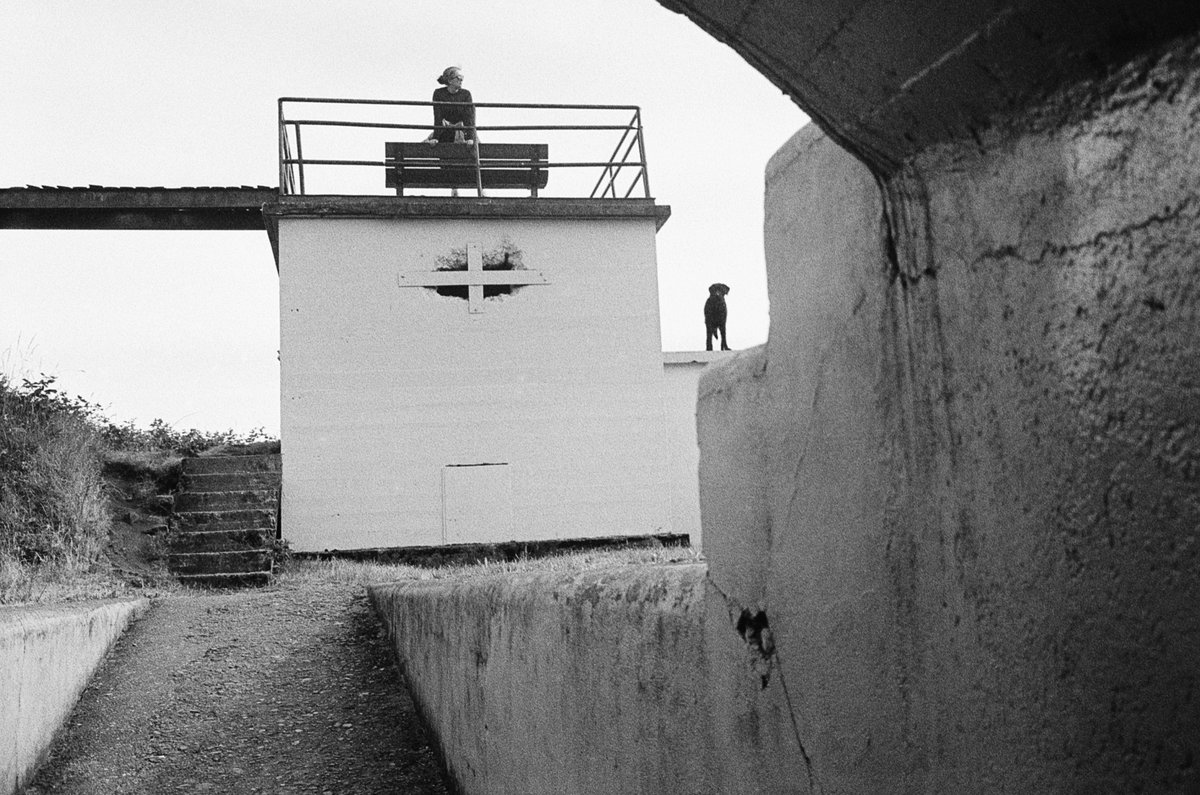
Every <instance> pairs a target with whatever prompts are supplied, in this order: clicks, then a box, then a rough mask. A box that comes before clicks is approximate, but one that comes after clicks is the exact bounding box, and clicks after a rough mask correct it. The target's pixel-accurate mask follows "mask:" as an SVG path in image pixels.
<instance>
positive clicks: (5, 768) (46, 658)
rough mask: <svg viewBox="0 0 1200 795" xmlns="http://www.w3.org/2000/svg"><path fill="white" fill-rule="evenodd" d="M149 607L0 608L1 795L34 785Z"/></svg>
mask: <svg viewBox="0 0 1200 795" xmlns="http://www.w3.org/2000/svg"><path fill="white" fill-rule="evenodd" d="M146 605H147V602H146V600H145V599H125V600H116V601H105V602H87V603H83V604H78V605H65V606H58V607H4V608H0V795H9V793H13V792H18V791H20V790H21V788H22V787H24V786H25V784H26V783H28V781H29V778H30V777H31V776H32V774H33V771H34V770H35V769H36V768H37V765H38V763H39V762H40V761H41V758H42V755H43V754H44V753H45V752H46V751H47V749H48V748H49V747H50V743H51V741H52V740H53V739H54V734H55V732H57V731H58V729H59V727H60V726H61V725H62V723H63V721H65V720H66V719H67V716H68V715H70V714H71V710H72V708H74V706H75V701H76V700H77V699H78V698H79V694H80V693H81V692H83V688H84V686H85V685H86V684H87V682H88V679H89V678H91V676H92V673H93V672H94V671H95V670H96V668H97V667H98V666H99V664H100V661H101V660H103V659H104V654H105V652H107V651H108V649H109V647H110V646H112V644H113V642H114V641H115V640H116V639H117V637H118V636H120V634H121V633H122V632H123V631H124V630H125V628H126V627H127V626H128V625H129V622H130V621H131V620H132V619H134V618H136V617H138V616H140V615H141V614H142V613H143V612H145V610H146Z"/></svg>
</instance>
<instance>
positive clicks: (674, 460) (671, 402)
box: [663, 351, 730, 549]
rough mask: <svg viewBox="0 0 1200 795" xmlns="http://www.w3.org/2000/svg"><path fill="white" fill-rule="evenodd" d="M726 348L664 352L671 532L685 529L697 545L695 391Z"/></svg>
mask: <svg viewBox="0 0 1200 795" xmlns="http://www.w3.org/2000/svg"><path fill="white" fill-rule="evenodd" d="M729 355H730V354H729V352H727V351H668V352H666V353H664V354H663V387H664V397H663V400H664V402H665V411H666V417H667V447H668V450H669V461H668V465H669V466H670V484H671V532H673V533H687V534H688V535H689V536H690V540H691V543H692V546H694V547H696V548H697V549H700V548H701V547H702V542H703V537H702V536H703V534H702V533H701V529H700V487H699V467H700V447H699V445H698V444H697V442H696V393H697V390H698V389H699V386H700V373H702V372H703V371H704V367H705V366H706V365H707V364H708V363H709V362H715V361H717V360H719V359H722V358H725V357H726V356H729Z"/></svg>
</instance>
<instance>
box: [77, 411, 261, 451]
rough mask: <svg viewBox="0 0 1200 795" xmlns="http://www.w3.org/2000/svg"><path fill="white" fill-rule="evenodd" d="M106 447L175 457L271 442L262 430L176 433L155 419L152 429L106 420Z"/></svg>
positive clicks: (104, 439) (104, 426)
mask: <svg viewBox="0 0 1200 795" xmlns="http://www.w3.org/2000/svg"><path fill="white" fill-rule="evenodd" d="M100 435H101V439H102V440H103V442H104V446H105V447H106V448H107V449H109V450H113V451H127V452H158V453H174V454H176V455H198V454H199V453H202V452H204V451H205V450H211V449H212V448H214V447H224V446H229V445H242V444H254V443H256V442H264V441H270V440H271V437H270V436H268V435H267V434H266V432H265V431H264V430H263V429H262V428H256V429H255V430H252V431H250V432H249V433H246V434H240V433H236V432H234V431H233V430H228V431H198V430H196V429H195V428H190V429H188V430H186V431H184V430H176V429H175V428H172V427H171V426H170V425H168V424H167V423H166V422H164V421H163V420H160V419H159V420H154V421H153V422H151V423H150V427H149V428H138V427H136V426H135V425H134V424H133V423H132V422H127V423H125V424H123V425H116V424H114V423H112V422H109V421H107V420H104V421H103V422H102V425H101V430H100Z"/></svg>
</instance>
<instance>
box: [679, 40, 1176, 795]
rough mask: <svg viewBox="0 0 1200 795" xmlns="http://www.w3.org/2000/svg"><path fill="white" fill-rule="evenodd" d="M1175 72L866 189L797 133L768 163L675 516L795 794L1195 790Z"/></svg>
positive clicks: (857, 176)
mask: <svg viewBox="0 0 1200 795" xmlns="http://www.w3.org/2000/svg"><path fill="white" fill-rule="evenodd" d="M1196 63H1197V55H1196V42H1195V41H1189V42H1187V43H1185V44H1184V45H1182V46H1181V47H1179V48H1178V49H1177V50H1176V51H1174V52H1173V53H1171V54H1170V55H1169V56H1168V57H1167V58H1166V59H1165V60H1164V61H1162V62H1160V63H1158V64H1157V65H1148V64H1145V63H1142V64H1136V65H1134V66H1133V67H1130V68H1129V69H1127V70H1126V71H1125V72H1124V73H1122V74H1121V75H1117V76H1116V78H1115V79H1114V80H1115V83H1118V84H1120V85H1121V86H1123V88H1122V90H1121V92H1120V93H1119V95H1114V96H1110V97H1109V98H1108V99H1106V100H1104V101H1102V102H1098V103H1096V104H1094V105H1090V106H1088V108H1087V111H1086V112H1082V113H1080V114H1078V117H1077V118H1076V119H1075V120H1073V121H1070V122H1069V123H1064V124H1062V125H1060V126H1053V127H1050V128H1048V129H1043V128H1041V127H1039V126H1038V125H1033V124H1031V125H1028V126H1025V127H1023V128H1022V127H1020V126H1017V127H1015V128H1014V127H1012V126H1009V127H1006V128H1004V129H999V128H997V129H996V130H993V131H991V132H987V133H984V134H981V135H980V136H979V137H978V139H977V140H973V141H971V142H970V143H969V144H960V145H949V144H947V145H944V146H941V147H939V148H935V149H930V150H927V151H925V152H924V153H923V154H921V155H920V156H919V157H916V158H914V159H913V160H912V161H910V162H909V163H908V164H907V165H906V166H905V168H904V169H902V170H901V171H900V172H899V173H898V174H897V175H895V176H894V177H892V178H888V179H878V178H876V177H875V176H873V175H872V174H871V173H870V172H869V171H868V170H867V168H866V167H865V166H864V165H862V164H861V163H860V162H859V161H857V160H855V159H854V158H852V157H851V156H850V155H848V154H846V153H845V152H843V151H842V150H840V149H839V148H838V147H837V146H835V145H834V144H833V143H832V142H831V141H829V140H828V139H825V138H824V136H823V135H822V134H820V133H819V132H817V131H816V130H815V129H808V130H804V131H802V132H801V133H800V134H798V135H797V136H796V137H795V138H794V139H793V140H792V141H790V142H789V143H788V144H787V145H786V146H785V147H784V148H783V149H782V150H781V151H780V152H779V153H778V154H777V155H776V157H775V158H774V159H773V160H772V162H771V164H770V165H769V166H768V171H767V220H766V241H767V265H768V277H769V291H770V296H771V304H772V307H771V308H772V312H771V332H770V340H769V342H768V344H767V345H766V346H765V347H763V348H760V349H757V350H753V351H749V352H745V353H742V354H739V355H738V356H736V357H734V359H732V360H730V361H729V362H726V363H722V364H719V365H715V366H714V367H711V368H709V369H708V371H707V372H706V374H705V375H704V377H703V378H702V381H701V396H700V406H699V410H698V411H699V429H700V446H701V461H700V478H701V509H702V519H703V524H704V538H705V548H706V552H707V554H708V556H709V559H710V561H711V579H712V582H713V583H714V585H715V586H716V587H717V588H719V589H720V591H721V592H722V593H723V594H725V595H726V596H727V597H728V598H729V600H730V602H731V604H749V605H755V606H761V608H762V609H763V610H764V611H765V613H766V615H767V616H769V620H770V626H771V628H772V629H773V631H774V640H775V644H776V648H777V650H778V659H779V661H780V675H781V676H782V677H783V678H784V679H785V680H786V682H787V688H788V692H789V693H790V696H791V705H792V713H791V718H792V719H793V720H794V721H795V724H796V726H797V727H798V732H799V737H800V739H801V742H802V743H803V746H804V749H805V754H804V758H805V759H806V761H807V763H808V766H809V772H810V774H811V776H812V778H813V781H815V782H816V783H817V785H818V786H819V787H820V788H821V790H822V791H825V792H855V793H862V792H881V793H882V792H984V791H1009V792H1062V791H1071V792H1101V791H1103V792H1130V791H1155V792H1184V791H1191V790H1192V789H1195V788H1196V787H1198V786H1200V776H1198V772H1197V767H1196V761H1195V754H1196V749H1195V738H1196V737H1198V736H1200V709H1197V704H1196V692H1197V684H1198V683H1197V678H1198V676H1200V668H1198V667H1197V665H1196V662H1195V661H1196V659H1197V653H1198V652H1200V613H1198V612H1197V611H1196V609H1195V605H1196V604H1197V600H1198V599H1200V565H1198V563H1200V560H1198V558H1200V546H1198V545H1197V538H1196V531H1197V527H1200V498H1198V496H1197V495H1200V480H1198V478H1200V424H1198V419H1197V418H1200V378H1197V373H1200V322H1198V321H1200V291H1198V290H1197V289H1195V285H1196V284H1197V283H1200V231H1198V230H1200V225H1198V224H1197V220H1198V219H1197V216H1198V215H1200V201H1198V200H1197V197H1198V196H1200V176H1198V175H1200V133H1198V132H1197V127H1196V125H1195V122H1194V120H1195V118H1196V117H1197V116H1198V115H1200V90H1198V87H1197V79H1196V75H1197V69H1196ZM881 188H882V190H881Z"/></svg>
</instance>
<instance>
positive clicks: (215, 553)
mask: <svg viewBox="0 0 1200 795" xmlns="http://www.w3.org/2000/svg"><path fill="white" fill-rule="evenodd" d="M180 486H181V491H180V492H179V493H177V494H176V495H175V508H174V512H173V513H172V515H171V520H170V524H169V526H170V532H169V533H168V536H167V545H168V549H169V553H168V558H167V566H168V569H169V570H170V571H171V572H172V573H173V574H174V575H175V576H176V577H177V578H178V579H179V580H180V581H182V582H188V583H194V584H199V585H208V586H217V587H231V586H252V585H266V584H267V583H269V582H270V581H271V573H272V566H273V561H274V551H275V542H276V539H277V538H278V528H279V488H280V456H279V454H278V453H254V454H238V453H237V452H236V451H232V453H231V454H229V455H209V456H196V457H193V458H185V459H184V460H183V475H182V478H181V481H180Z"/></svg>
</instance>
